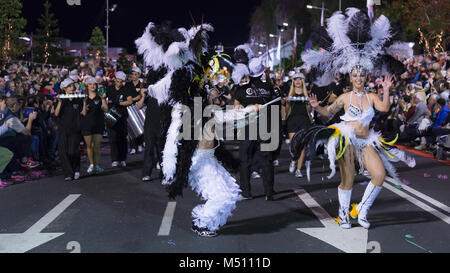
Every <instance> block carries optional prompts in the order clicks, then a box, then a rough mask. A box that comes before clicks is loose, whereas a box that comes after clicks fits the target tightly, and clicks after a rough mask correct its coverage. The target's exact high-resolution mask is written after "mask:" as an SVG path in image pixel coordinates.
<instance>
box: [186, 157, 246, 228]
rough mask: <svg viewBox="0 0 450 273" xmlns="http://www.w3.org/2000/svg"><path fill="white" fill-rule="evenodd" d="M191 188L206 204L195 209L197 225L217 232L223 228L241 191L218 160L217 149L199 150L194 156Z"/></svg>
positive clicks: (193, 214)
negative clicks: (215, 154) (215, 152)
mask: <svg viewBox="0 0 450 273" xmlns="http://www.w3.org/2000/svg"><path fill="white" fill-rule="evenodd" d="M189 185H190V186H191V188H192V189H193V190H194V191H195V192H196V193H197V194H198V195H199V196H200V197H201V198H202V200H206V203H205V204H202V205H198V206H196V207H195V208H194V209H193V210H192V217H193V219H194V220H193V221H194V224H195V225H196V226H197V227H199V228H204V227H206V228H208V229H209V230H211V231H216V230H218V229H219V227H220V226H223V225H224V224H225V223H226V221H227V218H228V217H230V216H231V212H232V211H233V210H234V209H235V208H236V202H237V201H240V200H241V198H240V195H239V193H240V192H241V190H240V188H239V185H238V184H237V183H236V180H235V179H234V178H233V177H232V176H231V175H230V173H229V172H228V171H227V170H226V169H225V168H224V167H223V166H222V165H221V164H220V163H219V161H217V159H216V157H215V156H214V149H207V150H201V149H197V150H196V151H195V153H194V155H193V157H192V165H191V168H190V172H189Z"/></svg>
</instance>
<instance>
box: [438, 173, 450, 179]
mask: <svg viewBox="0 0 450 273" xmlns="http://www.w3.org/2000/svg"><path fill="white" fill-rule="evenodd" d="M437 178H438V179H442V180H447V179H448V176H447V175H445V174H438V175H437Z"/></svg>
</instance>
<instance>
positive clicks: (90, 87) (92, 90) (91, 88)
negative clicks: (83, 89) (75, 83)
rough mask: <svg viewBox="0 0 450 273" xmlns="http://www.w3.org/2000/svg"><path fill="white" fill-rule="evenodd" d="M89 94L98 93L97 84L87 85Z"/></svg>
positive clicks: (90, 83)
mask: <svg viewBox="0 0 450 273" xmlns="http://www.w3.org/2000/svg"><path fill="white" fill-rule="evenodd" d="M87 88H88V91H89V93H96V92H97V84H95V82H89V83H88V85H87Z"/></svg>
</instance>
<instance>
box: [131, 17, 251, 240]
mask: <svg viewBox="0 0 450 273" xmlns="http://www.w3.org/2000/svg"><path fill="white" fill-rule="evenodd" d="M212 30H213V29H212V27H211V26H210V25H208V24H203V25H200V26H195V27H192V28H191V29H189V30H186V29H184V28H179V29H171V28H170V25H169V24H164V25H161V26H155V25H154V24H153V23H150V24H149V25H148V26H147V28H146V30H145V32H144V35H143V36H142V37H141V38H139V39H138V40H136V45H137V47H138V52H139V53H140V54H144V61H145V63H146V65H147V66H148V67H149V68H150V71H149V82H150V85H149V88H148V93H149V95H150V96H152V97H154V98H155V99H157V100H158V103H159V105H160V106H161V116H162V117H161V128H162V130H161V138H162V141H161V143H162V145H163V146H164V147H163V149H162V150H163V155H162V171H163V176H164V178H163V181H162V184H163V185H165V186H166V187H167V190H168V193H169V198H175V197H176V196H178V195H180V196H182V194H183V188H185V187H186V186H187V185H189V186H191V188H192V189H193V190H194V191H196V193H197V194H198V195H200V196H201V197H202V199H204V200H206V203H205V204H201V205H198V206H196V207H195V208H194V209H193V211H192V217H193V223H192V230H193V231H194V232H196V233H197V234H198V235H200V236H207V237H211V236H215V235H217V233H216V231H217V230H218V229H219V227H220V226H222V225H224V224H225V223H226V220H227V218H228V217H229V216H230V215H231V211H232V210H234V209H235V207H236V202H237V201H239V200H240V195H239V193H240V189H239V185H237V184H236V180H235V179H234V178H233V177H232V176H231V175H230V173H229V172H228V171H227V170H226V169H225V168H224V167H223V166H222V165H221V164H220V163H219V161H218V160H217V158H216V157H215V153H216V148H217V146H216V143H217V142H216V140H215V138H216V135H215V133H212V132H215V131H214V127H215V125H214V124H215V123H216V122H218V123H226V122H231V123H232V122H234V120H233V117H234V116H236V115H238V116H241V117H244V116H245V115H246V114H249V113H250V112H252V111H254V110H258V109H259V108H258V106H252V107H250V108H248V109H244V110H230V111H231V112H232V113H230V112H228V111H224V112H225V113H227V114H221V113H222V111H221V110H220V109H219V110H216V111H219V112H220V113H217V112H213V113H214V115H217V116H218V117H214V118H213V119H211V118H210V119H206V120H203V117H196V116H195V111H194V108H195V110H198V108H197V107H200V110H202V114H203V110H204V109H203V107H202V105H203V104H204V102H205V101H207V100H206V98H207V96H208V94H207V92H206V91H205V89H204V88H203V84H204V80H205V79H206V77H205V75H204V71H207V64H208V62H209V60H210V57H209V56H208V55H209V54H208V51H207V38H208V36H207V32H210V31H212ZM197 102H199V103H202V105H198V106H197V104H196V103H197ZM189 114H190V120H188V121H187V120H186V117H187V116H188V115H189ZM196 118H197V119H198V120H196ZM216 119H217V121H216ZM204 121H208V123H207V125H210V124H213V125H212V127H211V128H212V132H211V131H210V130H206V129H207V128H202V127H201V126H202V125H203V123H204ZM211 121H212V122H211ZM186 123H189V124H186ZM205 126H206V125H205ZM197 129H201V130H200V131H197ZM188 132H190V133H191V134H190V135H189V134H187V133H188ZM199 133H201V135H200V134H199ZM208 133H209V134H208ZM196 136H197V137H201V138H200V139H199V140H198V139H195V137H196ZM211 136H212V137H211ZM219 145H220V143H219ZM217 154H218V155H225V153H223V151H222V152H221V151H220V150H219V151H218V153H217ZM225 159H226V157H221V160H224V161H227V160H225Z"/></svg>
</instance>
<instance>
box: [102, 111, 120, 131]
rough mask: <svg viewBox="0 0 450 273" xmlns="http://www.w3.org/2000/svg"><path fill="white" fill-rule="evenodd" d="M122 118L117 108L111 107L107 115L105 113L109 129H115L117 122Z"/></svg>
mask: <svg viewBox="0 0 450 273" xmlns="http://www.w3.org/2000/svg"><path fill="white" fill-rule="evenodd" d="M121 117H122V115H121V114H120V113H119V111H118V110H117V108H116V107H114V106H113V107H111V108H110V109H109V111H108V112H107V113H105V123H106V125H107V126H108V127H109V128H112V127H114V125H116V123H117V121H118V120H119V119H120V118H121Z"/></svg>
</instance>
